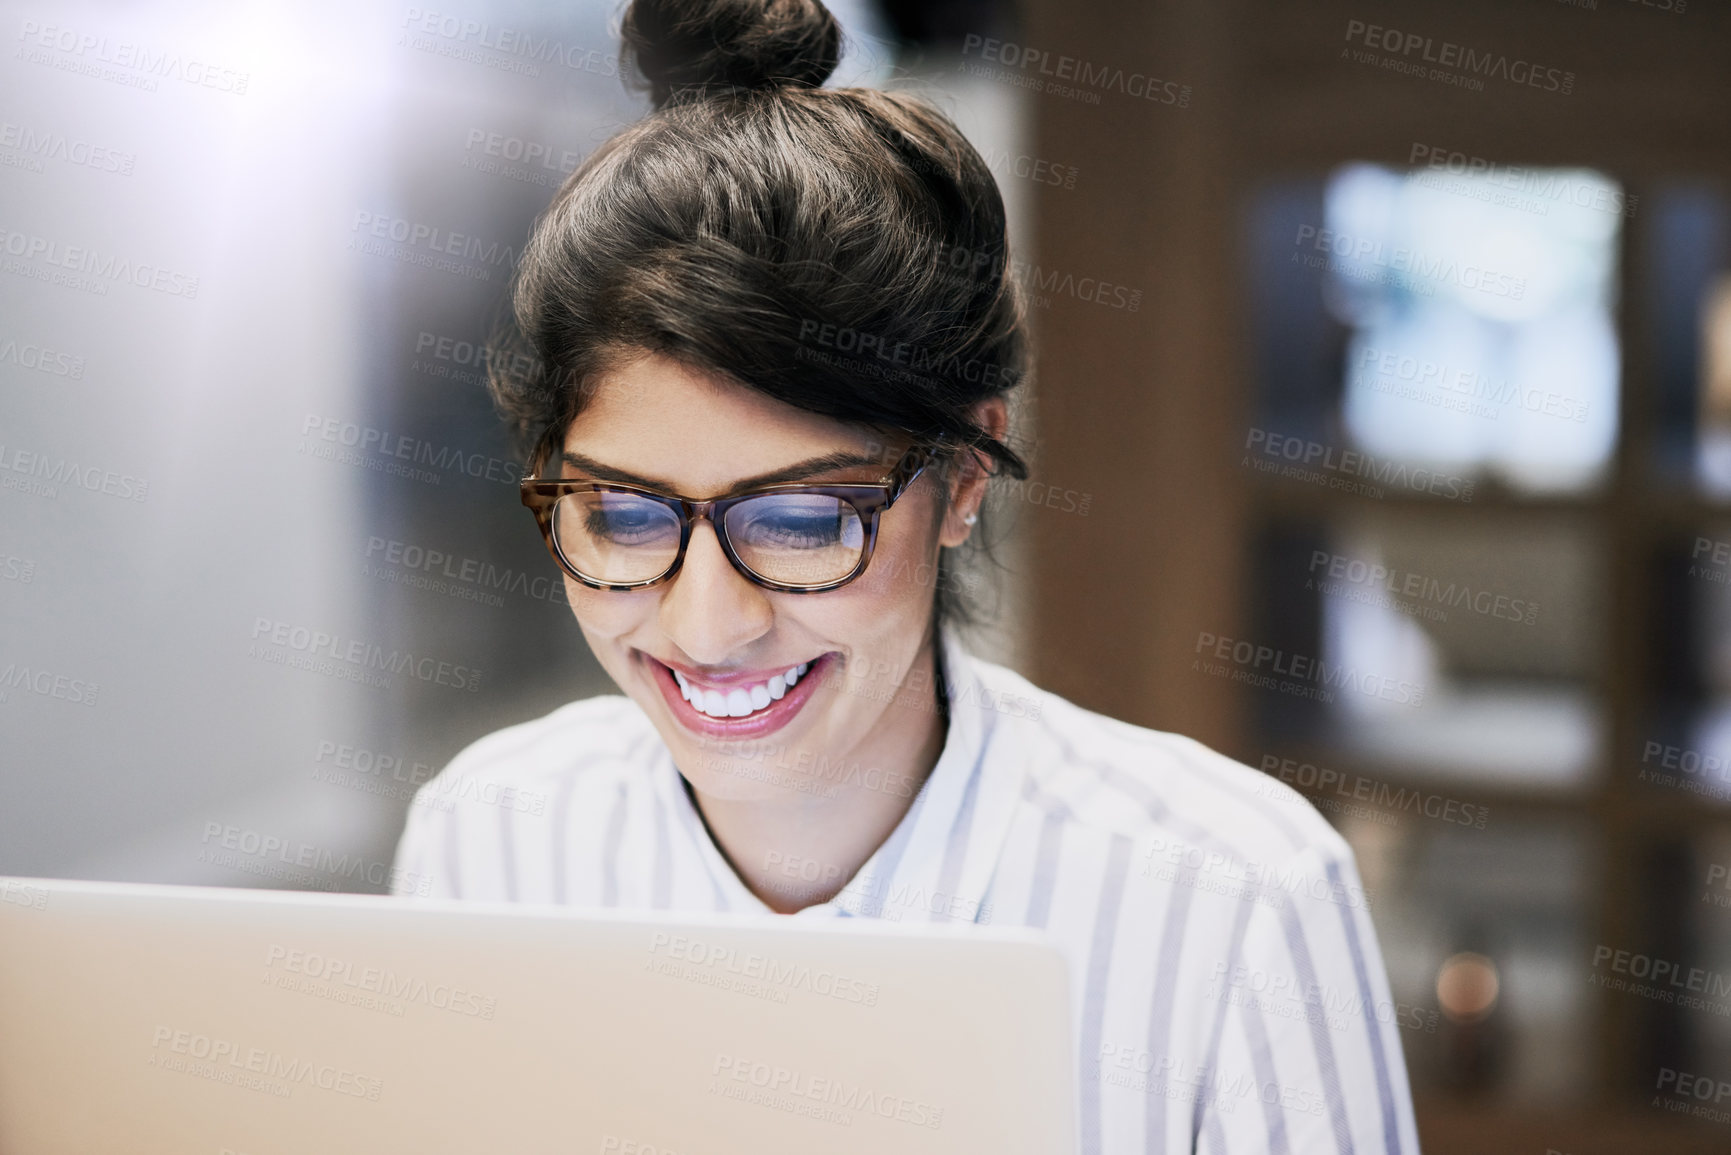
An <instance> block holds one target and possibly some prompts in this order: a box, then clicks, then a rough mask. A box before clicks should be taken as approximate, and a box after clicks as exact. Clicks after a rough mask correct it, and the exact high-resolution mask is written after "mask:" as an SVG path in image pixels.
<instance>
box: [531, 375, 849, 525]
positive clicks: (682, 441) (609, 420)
mask: <svg viewBox="0 0 1731 1155" xmlns="http://www.w3.org/2000/svg"><path fill="white" fill-rule="evenodd" d="M564 448H565V449H567V450H571V451H575V452H577V453H581V454H582V455H584V456H585V457H589V458H592V459H594V460H595V461H598V462H604V463H605V464H607V465H610V466H613V467H614V468H616V469H621V470H626V471H629V472H631V473H636V474H640V475H642V476H645V477H656V478H663V479H665V480H666V481H668V482H669V483H671V484H674V485H676V486H677V487H678V488H679V490H680V492H682V493H694V494H695V493H711V492H721V491H723V490H725V489H727V488H728V487H730V486H731V485H733V484H734V483H735V482H737V481H738V480H740V479H741V478H747V477H752V476H755V475H758V474H762V473H766V472H769V471H771V470H774V469H777V468H780V467H783V466H787V465H791V464H793V463H795V462H799V461H805V460H807V459H810V458H813V457H821V456H823V455H825V454H829V453H835V452H838V451H850V452H856V453H862V454H871V453H876V452H878V451H879V446H878V443H877V440H876V439H874V438H873V436H872V435H871V434H870V433H868V432H867V431H865V430H862V429H858V428H855V427H854V426H851V425H848V424H845V423H844V422H841V421H838V420H836V419H834V418H831V417H824V416H822V415H821V414H817V413H811V412H808V411H806V410H804V409H796V408H795V407H793V406H792V405H788V404H786V403H785V402H782V401H777V400H775V399H774V398H773V397H768V396H765V395H764V394H762V393H759V392H757V391H756V390H754V389H749V388H746V387H745V386H743V385H740V384H738V383H736V382H733V381H730V380H727V379H726V378H722V377H717V376H715V375H712V374H706V373H703V372H701V371H700V370H695V369H692V368H689V367H687V366H685V365H682V364H680V363H679V362H677V361H675V360H673V359H671V358H669V357H664V356H661V355H659V354H645V355H643V356H641V357H639V358H637V359H635V360H632V361H628V362H625V363H623V364H619V365H616V366H615V367H613V368H611V369H609V370H607V371H606V372H604V373H602V374H600V375H599V376H598V377H597V379H596V381H595V385H594V391H593V393H592V395H591V397H590V399H589V401H588V403H587V404H586V405H585V406H584V408H583V411H582V412H581V413H580V414H578V416H577V417H576V419H575V420H573V421H572V422H571V427H570V428H569V429H568V430H567V431H566V435H565V445H564Z"/></svg>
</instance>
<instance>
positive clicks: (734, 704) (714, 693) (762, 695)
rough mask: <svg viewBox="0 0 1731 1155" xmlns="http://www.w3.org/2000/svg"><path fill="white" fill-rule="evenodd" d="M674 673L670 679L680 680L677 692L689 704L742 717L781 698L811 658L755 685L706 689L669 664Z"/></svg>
mask: <svg viewBox="0 0 1731 1155" xmlns="http://www.w3.org/2000/svg"><path fill="white" fill-rule="evenodd" d="M668 669H669V670H671V671H672V673H673V680H674V681H675V682H677V683H678V684H679V695H680V697H682V698H684V699H685V700H686V701H687V702H690V703H691V705H692V707H693V708H695V709H697V710H699V711H701V712H702V713H705V714H708V715H709V716H710V717H711V718H744V717H746V716H747V715H749V714H754V713H756V712H757V711H759V710H762V709H764V708H765V707H767V706H768V705H769V704H770V703H771V702H776V701H780V700H781V699H782V698H783V697H784V696H786V694H787V692H788V691H789V690H791V689H793V687H794V686H795V685H796V684H797V683H798V682H799V679H800V677H801V676H802V675H803V674H805V672H806V671H807V670H809V669H811V663H810V662H801V663H800V664H799V665H797V666H789V667H788V668H787V669H786V670H785V671H784V672H782V673H779V674H772V675H770V677H769V679H768V680H767V681H763V682H759V683H757V684H756V685H755V686H741V687H739V688H738V689H732V690H725V691H723V690H709V689H702V688H699V687H697V686H694V685H692V684H691V683H690V682H689V681H687V680H686V677H685V675H684V674H682V673H680V672H679V671H678V670H674V669H673V668H672V667H671V666H669V667H668Z"/></svg>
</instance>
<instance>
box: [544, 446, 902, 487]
mask: <svg viewBox="0 0 1731 1155" xmlns="http://www.w3.org/2000/svg"><path fill="white" fill-rule="evenodd" d="M560 460H562V461H563V462H564V463H565V464H566V465H569V466H571V467H572V468H574V469H581V470H582V471H583V472H584V473H587V474H588V475H589V476H590V477H592V478H594V479H595V480H596V481H612V482H617V483H618V484H620V485H636V486H640V487H642V488H644V489H656V490H660V491H661V492H663V493H666V494H672V493H675V492H676V490H675V488H674V486H673V485H672V484H671V483H669V482H667V481H665V480H663V479H661V478H658V477H645V476H643V475H642V474H641V473H632V472H631V471H630V470H628V469H616V468H614V467H613V466H611V465H606V464H603V463H602V462H599V461H596V460H595V459H594V458H592V457H585V456H583V454H581V453H573V452H571V451H570V450H566V451H565V452H564V453H563V454H561V455H560ZM860 465H882V460H881V459H880V458H878V457H874V456H871V455H869V454H864V453H848V452H837V453H826V454H824V455H823V456H822V457H808V458H807V459H806V460H804V461H796V462H794V463H793V464H792V465H788V466H784V467H783V468H781V469H776V470H771V471H770V472H768V473H759V474H757V475H756V476H754V477H747V478H743V479H741V480H739V481H736V482H734V484H733V487H732V488H731V489H729V490H728V491H727V492H728V493H729V494H733V493H743V492H744V491H746V490H748V489H758V488H761V487H762V486H765V485H776V484H778V483H780V482H785V481H803V480H805V479H806V478H808V477H815V476H817V475H818V474H820V473H830V472H832V471H834V470H837V469H851V468H853V467H855V466H860Z"/></svg>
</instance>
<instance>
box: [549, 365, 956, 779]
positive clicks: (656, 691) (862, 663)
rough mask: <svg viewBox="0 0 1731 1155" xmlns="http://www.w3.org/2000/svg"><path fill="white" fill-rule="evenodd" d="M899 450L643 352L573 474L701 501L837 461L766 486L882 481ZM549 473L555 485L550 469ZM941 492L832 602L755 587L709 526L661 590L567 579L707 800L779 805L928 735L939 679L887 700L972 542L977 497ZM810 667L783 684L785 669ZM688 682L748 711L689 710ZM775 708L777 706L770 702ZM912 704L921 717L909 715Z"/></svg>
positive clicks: (911, 502)
mask: <svg viewBox="0 0 1731 1155" xmlns="http://www.w3.org/2000/svg"><path fill="white" fill-rule="evenodd" d="M901 448H902V446H900V445H896V446H890V447H888V448H887V450H886V447H885V446H884V445H882V444H881V443H879V442H877V441H874V439H873V438H872V436H871V435H870V434H868V433H866V432H864V431H861V430H857V429H854V428H852V427H850V426H847V425H844V424H842V423H841V422H838V421H835V420H833V419H830V418H827V417H822V416H819V415H817V414H814V413H808V412H806V411H804V410H800V409H795V408H793V407H792V406H789V405H786V404H784V403H782V402H780V401H776V400H774V399H772V398H769V397H766V396H764V395H763V394H760V393H757V392H755V391H753V390H750V389H747V388H744V387H742V386H739V385H737V384H733V383H731V382H728V381H726V380H724V379H718V378H714V377H711V376H707V375H703V374H700V373H698V372H696V371H693V370H691V369H688V368H686V367H684V366H682V365H681V364H679V363H678V362H676V361H673V360H671V359H668V358H666V357H661V356H658V355H653V354H646V355H644V356H642V357H640V358H639V359H637V360H634V361H629V362H627V363H624V364H622V365H619V366H617V367H616V368H614V369H612V370H610V371H608V372H606V373H604V374H602V375H601V377H600V378H599V380H598V381H597V384H596V389H595V392H594V395H593V397H592V399H591V400H590V401H589V403H588V404H587V405H586V406H585V408H584V410H583V412H582V413H581V414H580V415H579V416H578V417H577V418H576V420H574V421H573V422H572V424H571V427H570V429H569V430H568V432H567V434H566V437H565V443H564V451H565V454H566V457H565V458H564V460H563V463H562V470H563V476H565V477H582V478H592V479H594V480H599V481H619V482H627V483H636V484H639V485H644V486H647V487H650V488H653V489H656V490H659V491H662V492H666V493H676V494H680V495H682V496H685V497H688V498H693V499H704V498H710V497H718V496H721V495H723V494H726V493H729V492H731V491H734V490H736V489H738V488H740V487H742V486H751V485H755V484H760V482H759V481H758V479H759V478H764V477H766V476H768V475H781V474H783V473H784V472H785V471H788V470H790V469H792V468H794V467H797V466H800V465H801V464H802V463H805V462H809V461H812V460H813V459H817V458H825V457H830V456H831V455H835V454H849V455H852V456H853V457H855V458H856V459H857V462H858V463H857V464H853V465H851V466H845V467H841V468H829V469H825V470H823V471H822V472H813V473H811V474H810V475H809V476H806V475H802V476H799V477H786V476H775V477H773V478H772V480H773V481H793V480H798V481H810V482H812V483H819V482H830V483H840V482H875V481H880V480H882V479H883V478H884V477H885V475H886V474H887V473H888V472H889V469H890V468H891V466H892V465H893V463H894V460H895V458H896V457H897V456H899V451H900V449H901ZM886 458H887V459H888V460H887V463H886ZM547 472H548V474H549V475H552V474H553V473H554V468H553V466H552V465H551V464H550V465H549V467H548V469H547ZM938 484H939V483H938V481H937V471H936V470H935V469H928V470H927V472H926V473H925V474H924V475H922V476H921V478H920V479H919V481H918V482H916V483H915V484H914V485H913V486H912V487H910V488H909V489H908V490H906V491H905V492H904V493H903V494H902V495H901V497H900V499H899V500H897V501H896V503H895V504H894V505H893V506H891V507H890V508H889V509H887V510H885V511H883V513H882V515H881V517H880V519H879V522H878V536H877V544H876V548H875V549H874V551H873V553H872V558H871V562H870V564H869V565H868V567H867V568H866V571H865V573H863V574H862V575H860V576H859V577H858V578H856V579H854V581H852V582H850V583H849V584H847V585H844V586H841V587H839V588H837V589H834V590H829V591H826V592H823V593H812V594H795V593H782V592H778V591H775V590H769V589H765V588H763V587H761V586H758V585H756V584H754V583H752V582H750V581H748V580H747V579H746V578H745V577H744V576H742V575H741V574H740V573H739V572H738V571H737V570H735V569H734V568H733V566H732V565H731V564H729V562H728V560H727V557H726V555H725V554H723V553H722V550H721V546H720V543H719V542H718V541H717V540H716V537H715V531H714V528H713V527H712V526H711V525H710V523H709V522H708V521H707V520H705V521H699V522H697V523H695V524H694V525H693V527H692V533H691V541H690V545H689V546H688V548H687V550H686V554H685V561H684V564H683V565H682V567H681V568H680V570H679V572H678V573H677V574H676V575H675V576H674V577H673V578H672V579H671V580H669V581H666V582H663V583H661V584H660V585H657V586H652V587H650V588H648V589H644V590H634V591H621V590H595V589H590V588H589V587H587V586H584V585H582V584H580V583H578V582H576V581H574V580H572V579H571V578H570V577H567V578H566V580H565V587H566V592H567V594H568V596H569V597H570V600H571V606H572V610H573V612H574V613H575V614H576V617H577V623H578V625H579V626H580V627H582V630H583V634H584V637H586V638H587V639H588V641H589V645H590V646H591V648H593V650H594V652H595V656H596V657H597V658H598V659H599V660H600V662H601V665H602V667H603V668H604V669H606V671H607V672H608V674H610V675H611V676H612V678H613V680H614V681H615V682H616V683H617V684H618V685H619V687H620V689H621V690H623V691H624V692H625V693H626V694H628V695H630V696H631V698H632V699H633V700H635V701H636V702H637V704H638V705H639V706H641V707H642V708H643V710H644V712H645V713H647V714H648V715H649V717H650V719H651V720H652V721H653V722H654V724H655V726H656V729H657V730H659V731H660V733H661V736H662V738H663V739H664V740H665V741H666V743H667V746H668V748H669V750H671V751H672V753H673V755H674V760H675V762H676V764H677V765H678V766H679V768H680V770H681V771H682V772H683V773H684V774H685V776H686V777H687V778H688V779H690V781H691V783H692V785H693V786H694V787H695V788H696V789H697V790H698V791H699V792H700V793H703V794H707V795H710V796H712V797H717V798H727V799H738V800H752V799H759V798H766V797H771V796H779V795H784V794H785V792H786V790H787V788H788V787H787V786H786V785H785V782H786V779H787V776H788V775H789V774H791V773H798V772H799V770H800V769H801V768H809V767H814V766H816V765H819V764H820V763H819V762H818V760H819V758H825V759H838V758H849V757H850V756H852V757H858V756H859V755H860V753H862V752H863V753H866V754H870V752H872V751H874V750H881V749H885V748H890V749H894V748H896V747H897V745H898V744H897V743H895V742H894V741H893V738H894V736H895V733H896V732H897V731H898V729H902V728H905V729H907V730H909V731H912V730H915V729H918V728H920V727H921V726H925V727H929V726H931V725H932V724H933V723H934V718H933V716H932V713H931V710H930V706H929V703H930V702H931V701H932V700H933V692H932V688H931V685H930V683H929V681H926V682H925V683H924V688H923V692H922V693H920V694H919V695H918V696H916V695H914V694H912V693H911V692H903V693H902V694H901V695H900V700H901V703H902V704H892V703H891V701H890V699H891V698H893V697H896V696H897V695H896V691H897V689H898V687H901V686H902V685H903V684H904V681H905V680H906V679H907V676H908V674H909V673H910V672H913V671H914V670H916V669H919V670H922V671H925V672H928V673H929V670H930V666H929V664H928V663H929V661H930V655H929V654H928V653H926V652H925V651H926V635H927V629H928V624H929V622H930V619H931V615H932V603H933V594H934V588H933V581H934V577H935V573H936V568H937V567H936V562H937V554H938V547H939V544H940V543H942V544H946V545H955V544H959V543H960V542H961V541H962V540H963V539H965V537H966V534H967V529H966V526H965V525H963V524H962V523H961V516H962V514H963V513H965V512H967V510H968V509H971V508H972V507H973V503H972V500H971V499H972V498H973V497H974V496H976V494H975V490H974V489H973V488H971V487H970V488H968V489H967V490H966V491H965V492H963V493H961V494H959V495H958V496H959V497H960V498H961V499H962V500H963V502H965V503H966V507H965V508H960V509H958V508H956V507H955V504H953V503H952V505H951V508H950V511H949V514H948V515H947V516H942V515H941V510H940V504H939V502H938V500H937V498H938V496H939V492H938V489H937V485H938ZM941 516H942V524H940V517H941ZM802 668H803V670H804V673H803V674H800V675H796V678H797V680H794V681H792V684H791V685H789V679H788V678H787V677H786V675H787V673H788V671H790V670H796V671H797V670H800V669H802ZM676 671H677V675H678V677H676V676H675V672H676ZM679 678H683V679H684V681H685V685H686V686H687V687H689V688H690V690H691V692H692V696H694V697H697V696H701V697H702V698H703V700H705V701H706V702H708V703H709V704H710V705H711V706H712V707H713V706H715V705H717V704H719V703H720V702H722V701H725V700H728V699H730V698H731V699H732V704H733V706H734V708H735V711H736V710H737V709H738V708H739V704H740V703H741V702H749V703H750V704H751V705H752V709H751V712H750V713H747V714H744V715H743V716H732V715H731V713H730V714H729V716H724V717H720V718H717V717H712V716H711V715H710V714H709V713H707V712H705V711H703V710H700V709H699V708H697V707H696V706H694V705H693V704H692V703H691V702H690V701H688V700H687V698H686V696H685V694H684V693H683V692H682V687H681V685H680V683H679V680H678V679H679ZM736 691H737V692H739V694H743V697H740V696H738V695H736V693H735V692H736ZM712 695H719V698H717V697H714V696H712ZM766 695H767V696H768V697H767V702H768V704H767V705H760V704H761V703H763V702H765V701H766ZM910 701H914V702H919V703H925V704H926V705H924V706H922V707H918V708H913V709H910V708H909V707H908V706H907V705H906V703H908V702H910ZM738 742H746V743H748V745H747V746H744V747H741V746H737V745H735V743H738ZM765 750H775V751H778V752H780V754H781V755H782V756H781V757H778V759H777V762H778V766H777V770H776V772H775V773H768V772H766V771H767V767H765V766H763V765H761V759H762V758H763V757H764V754H763V751H765ZM794 752H799V753H800V754H801V755H802V756H798V757H796V756H794ZM754 759H756V760H759V762H760V764H759V765H756V766H754V765H752V761H753V760H754ZM881 769H884V770H890V771H897V770H901V769H902V768H898V767H881ZM778 783H782V784H778Z"/></svg>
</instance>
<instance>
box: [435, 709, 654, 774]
mask: <svg viewBox="0 0 1731 1155" xmlns="http://www.w3.org/2000/svg"><path fill="white" fill-rule="evenodd" d="M654 736H655V728H654V726H653V725H652V724H651V723H650V721H649V719H648V718H647V717H646V716H645V715H644V713H643V711H642V710H641V709H640V708H639V707H638V706H637V704H636V703H635V702H633V701H632V700H631V699H629V698H626V697H624V696H622V695H619V694H603V695H600V696H597V697H594V698H584V699H582V700H580V701H576V702H569V703H567V704H565V705H563V706H560V707H559V708H558V709H556V710H553V711H551V712H550V713H547V714H544V715H542V716H541V717H539V718H533V719H530V720H529V721H527V722H519V723H517V724H516V725H514V726H506V727H505V728H503V729H501V730H495V731H493V732H492V733H491V734H488V735H486V736H485V737H482V738H478V739H476V740H475V741H474V742H471V743H470V744H469V745H468V746H466V747H464V748H463V749H462V750H461V751H460V752H459V753H458V754H457V756H456V757H455V758H452V759H451V761H450V763H449V764H447V765H446V767H445V768H444V770H442V771H440V773H439V774H438V776H437V777H435V778H434V779H433V780H432V781H431V782H428V783H427V785H426V787H423V789H424V790H425V789H436V788H437V787H438V786H440V785H441V784H444V785H447V786H448V785H449V784H450V782H451V780H452V779H458V778H473V779H478V780H480V781H483V782H488V783H494V784H497V785H498V786H501V787H515V788H517V789H520V790H522V789H538V788H541V789H544V788H547V787H550V786H553V785H556V784H558V783H559V782H561V781H563V780H566V779H568V778H570V777H572V776H587V775H589V774H600V775H605V774H607V773H608V772H609V771H613V772H617V771H620V770H623V769H626V768H628V767H629V766H631V765H634V764H635V763H636V762H637V761H638V760H639V759H640V757H641V755H642V754H643V753H644V751H645V749H646V747H647V745H648V743H649V741H650V740H651V739H653V738H654Z"/></svg>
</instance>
